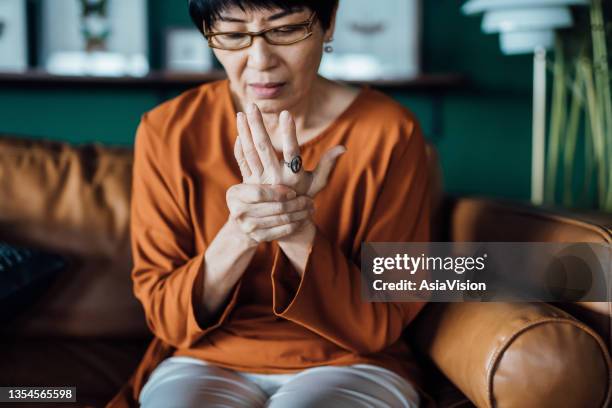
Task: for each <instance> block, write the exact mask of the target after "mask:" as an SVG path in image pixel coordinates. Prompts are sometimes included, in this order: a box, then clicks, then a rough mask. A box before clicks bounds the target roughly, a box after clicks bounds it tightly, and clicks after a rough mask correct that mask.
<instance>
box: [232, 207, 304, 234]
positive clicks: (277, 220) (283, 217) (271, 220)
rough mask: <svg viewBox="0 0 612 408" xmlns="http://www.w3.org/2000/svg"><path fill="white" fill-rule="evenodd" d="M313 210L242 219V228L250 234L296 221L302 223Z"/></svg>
mask: <svg viewBox="0 0 612 408" xmlns="http://www.w3.org/2000/svg"><path fill="white" fill-rule="evenodd" d="M313 212H314V210H310V209H309V210H302V211H295V212H291V213H287V214H280V215H272V216H269V217H260V218H255V217H244V218H243V219H242V227H243V230H244V232H246V233H252V232H254V231H256V230H260V229H268V228H273V227H279V226H281V225H286V224H291V223H293V222H296V221H303V220H305V219H307V218H308V217H310V216H311V214H312V213H313Z"/></svg>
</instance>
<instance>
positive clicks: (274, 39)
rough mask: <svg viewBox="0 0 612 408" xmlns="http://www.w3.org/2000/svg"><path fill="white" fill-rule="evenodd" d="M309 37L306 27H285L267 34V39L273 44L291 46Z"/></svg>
mask: <svg viewBox="0 0 612 408" xmlns="http://www.w3.org/2000/svg"><path fill="white" fill-rule="evenodd" d="M307 35H308V28H307V27H305V26H284V27H278V28H275V29H274V30H270V31H268V32H267V33H266V39H267V40H268V41H270V42H271V43H273V44H291V43H294V42H296V41H300V40H303V39H304V38H306V36H307Z"/></svg>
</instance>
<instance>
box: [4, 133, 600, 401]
mask: <svg viewBox="0 0 612 408" xmlns="http://www.w3.org/2000/svg"><path fill="white" fill-rule="evenodd" d="M429 153H430V158H431V160H430V163H431V171H432V175H433V180H435V185H434V196H435V199H434V214H435V215H434V223H433V226H432V228H433V233H434V240H437V241H526V242H530V241H557V242H598V243H607V244H610V243H612V230H611V228H612V216H610V217H602V216H598V215H593V214H592V215H581V216H580V217H579V216H577V215H575V214H569V213H565V214H564V213H559V212H553V211H550V210H544V209H537V208H532V207H530V206H527V205H519V204H512V203H506V202H500V201H493V200H489V199H481V198H468V197H448V196H444V195H443V194H442V188H441V182H440V173H439V167H438V162H437V156H436V154H435V151H434V149H430V151H429ZM131 166H132V152H131V150H130V149H127V148H110V147H103V146H98V145H86V146H80V147H73V146H69V145H67V144H64V143H58V142H46V141H40V140H34V139H27V138H16V137H9V136H6V135H5V136H0V240H5V241H9V242H11V243H15V244H23V245H27V246H32V247H39V248H44V249H47V250H50V251H54V252H58V253H61V254H64V255H66V256H67V257H68V259H69V267H68V269H67V270H66V271H65V272H64V273H62V274H61V275H60V277H59V278H58V279H57V280H56V281H55V282H54V283H53V285H52V286H51V287H50V288H49V289H48V290H47V291H46V292H45V293H44V294H43V295H42V297H40V298H39V299H38V300H37V301H36V302H35V303H34V304H32V305H30V306H29V307H28V308H27V310H24V311H22V312H21V313H20V314H19V315H17V316H15V318H14V319H13V320H12V321H11V323H10V324H9V325H7V326H4V327H2V328H1V331H2V337H1V340H0V341H1V342H2V347H1V348H0V350H2V351H1V355H0V386H16V385H20V386H27V385H29V386H33V385H39V386H43V385H46V386H51V385H57V386H59V385H64V386H67V385H70V386H76V387H77V396H78V401H79V403H78V404H73V405H72V406H96V407H97V406H103V405H104V404H105V403H106V402H108V401H109V400H110V398H111V397H112V396H113V395H114V394H115V393H116V392H117V391H118V390H119V388H120V387H121V386H122V385H123V383H124V382H125V381H126V380H127V379H128V378H129V376H130V375H131V373H132V371H133V370H134V368H135V367H136V365H137V364H138V362H139V361H140V357H141V356H142V354H143V352H144V350H145V348H146V346H147V344H148V342H149V340H150V339H151V334H150V332H149V330H148V329H147V326H146V324H145V320H144V317H143V311H142V308H141V306H140V304H139V303H138V302H137V301H136V300H135V298H134V296H133V295H132V284H131V280H130V267H131V258H130V248H129V200H130V185H131ZM611 316H612V311H611V303H582V304H560V305H551V304H546V303H540V304H527V303H523V304H503V303H488V304H487V303H449V304H429V305H427V306H426V308H425V309H424V310H423V312H422V313H421V314H420V316H419V317H418V318H417V320H416V321H415V322H414V323H413V324H411V325H410V326H409V327H408V329H407V330H406V338H407V339H408V340H409V341H410V342H412V343H413V345H414V347H415V349H416V351H417V354H418V358H419V359H420V361H421V363H422V365H423V368H424V381H425V383H426V384H427V388H428V392H429V394H430V395H431V397H432V398H433V399H434V400H435V401H436V405H437V406H439V407H470V406H474V405H476V406H478V407H504V408H509V407H521V408H525V407H538V408H543V407H581V408H583V407H602V406H609V404H610V393H611V378H612V377H611V361H610V354H609V352H610V348H611V328H610V317H611ZM0 405H2V404H0ZM430 405H431V406H434V405H433V404H430ZM19 406H20V407H25V406H27V404H23V405H22V404H20V405H19ZM33 406H43V405H40V404H38V405H36V404H35V405H33ZM46 406H53V405H51V404H49V405H46ZM57 406H60V405H57Z"/></svg>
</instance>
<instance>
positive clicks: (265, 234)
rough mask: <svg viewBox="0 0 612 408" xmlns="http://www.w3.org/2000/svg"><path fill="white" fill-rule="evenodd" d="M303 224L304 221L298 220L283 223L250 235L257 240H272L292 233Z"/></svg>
mask: <svg viewBox="0 0 612 408" xmlns="http://www.w3.org/2000/svg"><path fill="white" fill-rule="evenodd" d="M302 225H303V221H296V222H293V223H291V224H287V225H281V226H279V227H273V228H269V229H267V230H258V231H255V232H253V233H251V234H249V236H250V237H251V238H252V239H254V240H255V241H257V242H270V241H275V240H277V239H281V238H283V237H286V236H287V235H291V234H293V233H294V232H296V231H297V230H299V229H300V228H301V227H302Z"/></svg>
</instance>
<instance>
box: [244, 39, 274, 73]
mask: <svg viewBox="0 0 612 408" xmlns="http://www.w3.org/2000/svg"><path fill="white" fill-rule="evenodd" d="M273 47H274V46H273V45H270V44H268V43H267V42H266V40H265V38H263V37H255V38H253V44H251V46H250V47H249V48H248V57H249V60H248V66H249V67H250V68H253V69H257V70H260V71H264V70H268V69H272V68H274V67H275V66H276V64H278V58H277V57H276V55H275V53H274V50H273Z"/></svg>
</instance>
